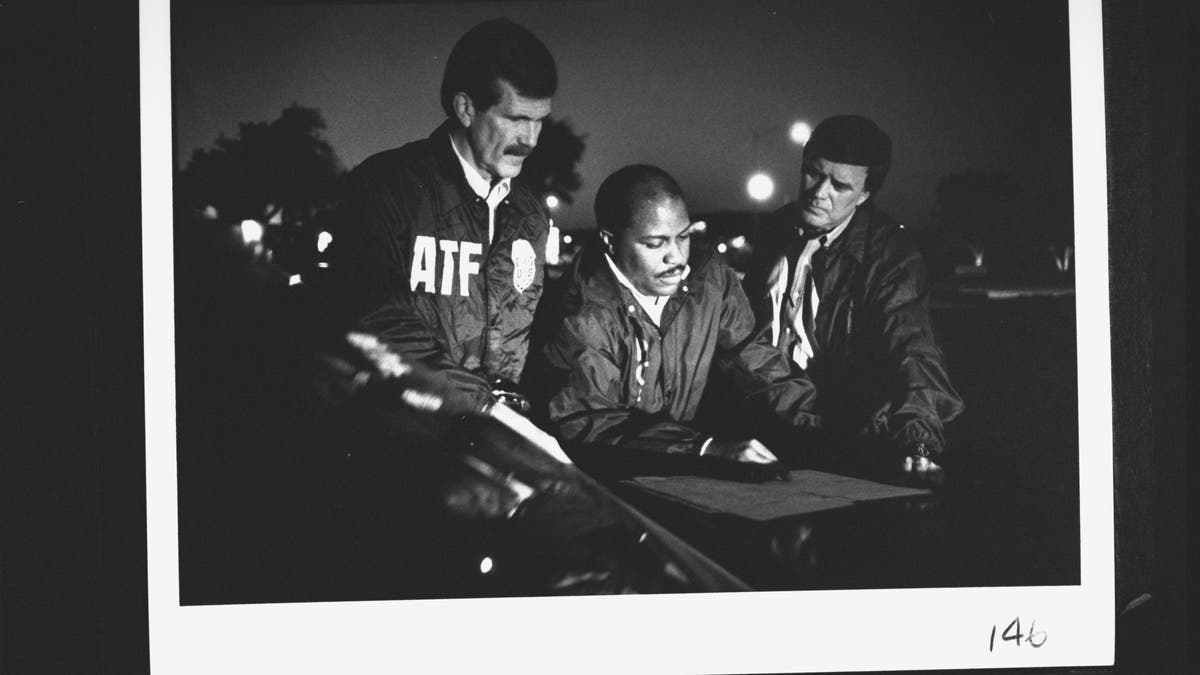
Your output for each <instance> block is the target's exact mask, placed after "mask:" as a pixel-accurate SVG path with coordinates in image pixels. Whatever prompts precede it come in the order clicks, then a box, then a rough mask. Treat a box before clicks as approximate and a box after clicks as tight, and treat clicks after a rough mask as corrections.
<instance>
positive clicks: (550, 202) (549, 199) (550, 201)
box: [546, 195, 560, 209]
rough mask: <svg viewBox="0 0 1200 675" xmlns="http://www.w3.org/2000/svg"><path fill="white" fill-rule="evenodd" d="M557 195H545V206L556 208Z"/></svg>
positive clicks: (557, 203) (557, 202)
mask: <svg viewBox="0 0 1200 675" xmlns="http://www.w3.org/2000/svg"><path fill="white" fill-rule="evenodd" d="M559 203H560V202H559V201H558V196H557V195H546V206H547V207H548V208H551V209H557V208H558V205H559Z"/></svg>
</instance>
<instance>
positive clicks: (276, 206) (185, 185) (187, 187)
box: [176, 103, 343, 225]
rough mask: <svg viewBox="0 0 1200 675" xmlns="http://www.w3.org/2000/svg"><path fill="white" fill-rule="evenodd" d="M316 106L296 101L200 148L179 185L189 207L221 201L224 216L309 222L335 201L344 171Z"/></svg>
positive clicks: (217, 204)
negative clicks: (273, 117) (271, 117)
mask: <svg viewBox="0 0 1200 675" xmlns="http://www.w3.org/2000/svg"><path fill="white" fill-rule="evenodd" d="M324 130H325V120H324V119H323V118H322V117H321V113H320V112H319V111H317V110H316V109H315V108H306V107H303V106H300V105H297V104H295V103H293V104H292V105H291V106H290V107H288V108H285V109H284V110H283V112H282V113H281V114H280V116H279V118H278V119H276V120H274V121H272V122H243V123H241V124H239V125H238V133H237V135H236V136H235V137H233V138H228V137H226V136H225V135H224V134H221V135H220V136H219V137H218V138H217V140H216V141H215V142H214V143H213V147H212V148H210V149H203V150H196V151H195V152H194V153H193V154H192V158H191V161H189V162H188V165H187V167H186V168H185V169H184V170H183V171H182V172H181V173H180V174H179V176H178V181H177V185H176V194H177V199H179V200H180V201H181V204H180V205H181V206H185V207H187V208H190V209H194V210H200V211H202V210H205V209H207V208H208V207H212V208H215V209H216V211H217V215H218V216H219V217H220V218H221V219H222V220H233V221H237V220H243V219H247V218H249V219H254V220H258V221H261V222H269V221H271V220H272V219H273V218H276V217H278V218H279V220H280V222H282V223H284V224H287V225H294V224H305V223H308V222H309V221H311V220H312V219H314V218H317V217H318V216H319V215H320V214H322V213H324V212H327V211H328V210H329V209H331V208H332V207H333V205H334V204H335V203H336V201H337V198H338V190H339V186H340V178H341V175H342V173H343V169H342V166H341V163H340V162H339V161H338V159H337V156H336V154H335V153H334V151H333V148H332V147H330V145H329V143H328V142H327V141H326V140H325V139H324V138H323V136H322V133H321V132H322V131H324Z"/></svg>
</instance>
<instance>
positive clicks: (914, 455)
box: [900, 443, 946, 485]
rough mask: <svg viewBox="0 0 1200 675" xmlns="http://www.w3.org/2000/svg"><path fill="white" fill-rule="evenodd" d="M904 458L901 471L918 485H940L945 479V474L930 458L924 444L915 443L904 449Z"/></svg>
mask: <svg viewBox="0 0 1200 675" xmlns="http://www.w3.org/2000/svg"><path fill="white" fill-rule="evenodd" d="M905 452H906V454H905V456H904V460H903V463H902V464H901V467H900V468H901V470H902V471H903V472H904V473H905V475H907V476H909V477H910V478H912V479H913V480H915V481H916V482H918V483H923V484H932V485H941V484H942V481H943V480H945V478H946V472H945V471H944V470H943V469H942V467H941V466H940V465H938V463H937V462H935V461H933V459H932V458H931V457H930V453H929V450H928V449H927V448H926V446H925V444H924V443H916V444H914V445H912V446H910V447H908V448H905Z"/></svg>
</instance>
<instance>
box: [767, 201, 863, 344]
mask: <svg viewBox="0 0 1200 675" xmlns="http://www.w3.org/2000/svg"><path fill="white" fill-rule="evenodd" d="M853 218H854V212H853V211H851V212H850V215H848V216H846V219H845V220H843V221H842V222H840V223H838V225H837V227H835V228H833V229H832V230H830V231H829V232H827V233H825V234H822V235H820V236H817V237H813V238H812V239H809V240H808V241H807V242H805V245H804V249H803V250H802V251H800V256H799V257H798V258H797V259H796V274H794V275H792V283H791V286H790V287H787V297H786V298H784V288H785V286H787V278H788V258H787V256H784V257H783V258H782V259H780V261H779V263H778V265H776V269H775V270H773V271H772V274H771V280H772V281H771V301H772V303H773V304H774V313H775V315H776V316H777V317H778V318H779V320H778V321H777V322H775V323H776V325H779V329H777V330H775V331H774V340H775V344H776V345H777V346H778V347H780V348H781V349H783V350H784V351H785V352H787V353H788V355H789V356H791V357H792V360H793V361H795V362H796V363H798V364H800V367H801V368H806V367H808V361H809V359H811V358H812V357H813V353H814V352H813V339H814V337H815V336H813V335H811V334H809V331H808V329H807V328H806V326H805V324H804V317H805V315H806V313H807V316H809V317H810V318H811V317H816V315H817V309H818V308H819V307H820V305H821V298H820V296H819V295H818V294H817V288H816V285H815V284H811V285H810V284H808V281H809V277H811V276H812V257H813V254H815V253H816V252H817V250H818V249H821V248H827V247H828V246H829V245H830V244H832V243H833V242H834V241H835V240H837V238H838V237H839V236H841V234H842V232H844V231H845V229H846V226H847V225H849V224H850V220H851V219H853ZM806 287H807V288H808V289H809V290H808V293H807V294H806V293H805V292H804V290H805V288H806ZM781 324H782V325H781ZM785 326H786V328H788V329H790V330H783V328H784V327H785ZM793 336H794V337H795V338H798V339H795V340H793V339H792V338H793Z"/></svg>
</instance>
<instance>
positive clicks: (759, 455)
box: [704, 438, 779, 464]
mask: <svg viewBox="0 0 1200 675" xmlns="http://www.w3.org/2000/svg"><path fill="white" fill-rule="evenodd" d="M709 455H712V456H714V457H724V458H725V459H732V460H733V461H735V462H749V463H751V464H772V463H775V462H778V461H779V459H778V458H777V457H776V456H775V455H774V454H772V453H771V451H770V450H768V449H767V446H765V445H763V444H762V443H759V442H758V441H757V440H755V439H753V438H751V439H749V440H745V441H722V440H717V439H715V438H714V439H713V440H712V442H711V443H709V444H708V448H706V449H705V451H704V456H705V457H707V456H709Z"/></svg>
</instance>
